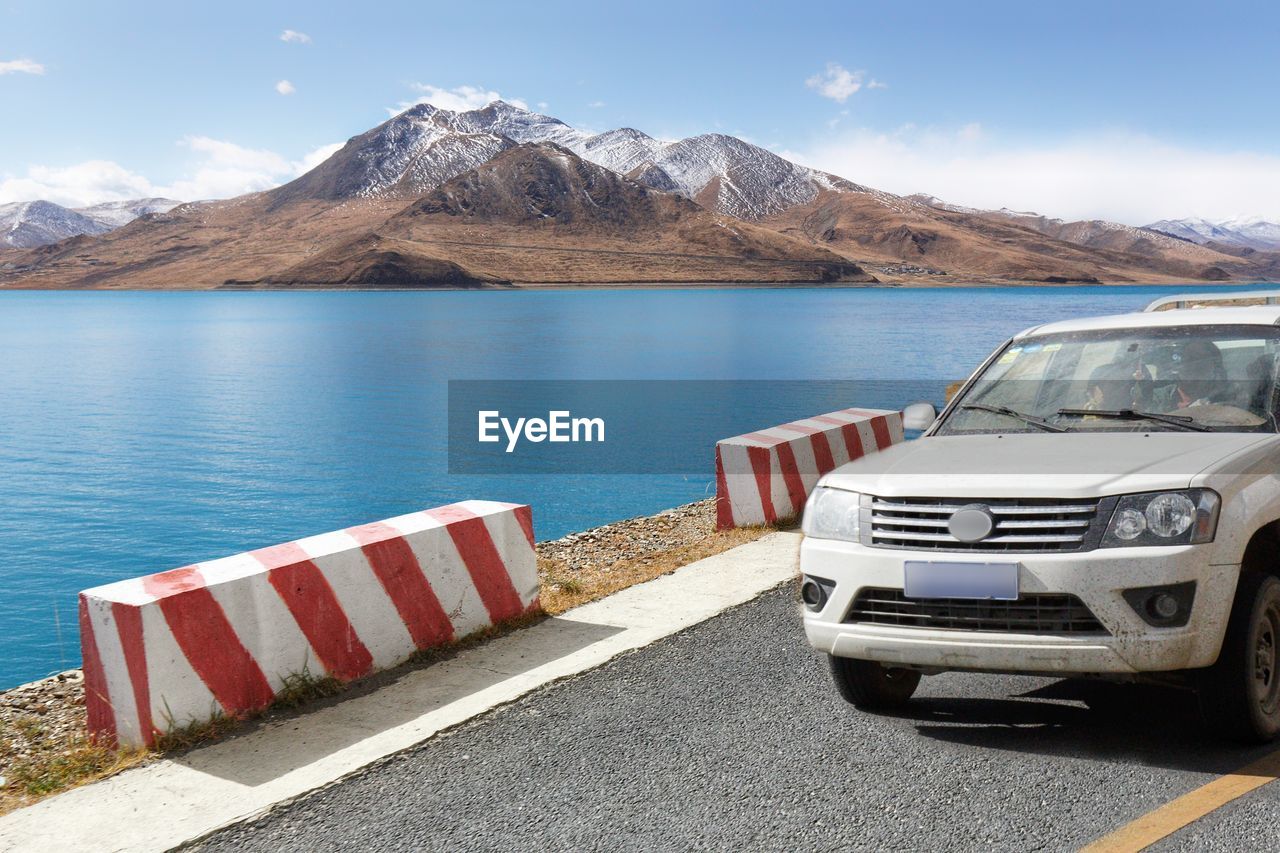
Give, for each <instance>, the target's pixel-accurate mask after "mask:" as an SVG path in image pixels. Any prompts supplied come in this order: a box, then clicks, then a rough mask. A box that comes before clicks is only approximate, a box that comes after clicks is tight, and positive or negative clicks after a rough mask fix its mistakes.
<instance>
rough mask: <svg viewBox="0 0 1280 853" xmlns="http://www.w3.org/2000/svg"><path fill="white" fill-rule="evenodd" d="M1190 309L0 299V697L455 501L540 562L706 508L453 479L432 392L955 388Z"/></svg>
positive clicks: (927, 301)
mask: <svg viewBox="0 0 1280 853" xmlns="http://www.w3.org/2000/svg"><path fill="white" fill-rule="evenodd" d="M1201 289H1203V287H1199V288H1172V287H1114V288H1107V287H1043V288H1041V287H1029V288H951V289H898V288H893V289H821V288H812V289H791V288H789V289H715V290H626V291H546V292H527V291H518V292H501V291H486V292H457V293H453V292H449V293H404V292H383V293H136V292H128V293H35V292H3V293H0V508H2V511H0V543H3V553H2V554H0V583H3V590H4V595H3V596H2V597H0V632H2V633H3V636H4V637H5V639H6V641H7V643H8V647H9V652H8V653H7V654H6V655H5V656H4V657H3V659H0V688H3V687H7V686H12V685H14V684H17V683H20V682H23V681H29V680H32V679H35V678H39V677H41V676H44V675H46V674H49V673H51V672H54V671H57V670H61V669H65V668H68V667H73V666H78V665H79V663H80V652H79V639H78V636H77V632H76V593H77V592H79V591H80V590H81V589H84V588H87V587H90V586H94V585H97V584H100V583H104V582H107V581H111V580H117V579H120V578H125V577H131V576H135V575H140V574H148V573H151V572H156V571H162V570H165V569H170V568H174V567H177V566H182V565H187V564H189V563H192V562H197V561H200V560H207V559H212V558H215V557H220V556H226V555H229V554H233V553H236V552H239V551H243V550H246V549H250V548H256V547H260V546H264V545H269V544H274V543H277V542H280V541H284V540H288V539H293V538H297V537H301V536H306V535H310V534H315V533H322V532H325V531H328V530H333V529H337V528H340V527H345V526H348V525H353V524H356V523H361V522H367V521H372V520H375V519H381V518H386V517H389V516H393V515H398V514H401V513H405V512H411V511H414V510H419V509H424V508H427V507H432V506H437V505H439V504H443V503H449V502H452V501H455V500H463V499H467V498H487V499H493V500H503V501H520V502H525V503H529V504H532V506H533V508H534V518H535V524H536V532H537V536H538V538H539V539H548V538H554V537H558V536H561V535H563V534H565V533H569V532H571V531H575V530H581V529H584V528H587V527H591V526H593V525H596V524H600V523H604V522H607V521H613V520H616V519H620V518H625V517H629V516H634V515H640V514H646V513H651V512H655V511H657V510H661V509H664V508H666V507H670V506H674V505H677V504H681V503H686V502H688V501H692V500H698V499H700V498H703V497H706V496H709V495H710V494H712V493H713V491H714V472H713V470H712V465H711V459H710V456H709V455H708V463H707V468H706V471H705V472H704V473H703V474H700V475H687V474H686V475H674V474H663V475H639V474H625V475H621V474H620V475H587V474H582V475H545V474H543V475H534V474H522V475H503V474H484V475H468V476H450V475H449V473H448V471H447V460H446V456H447V453H446V451H447V448H446V429H445V426H446V415H447V413H446V387H447V386H446V382H447V381H448V380H450V379H774V380H796V379H884V380H913V379H918V378H927V379H948V378H963V377H964V376H966V375H968V373H969V372H970V371H971V370H972V369H973V367H975V366H976V365H977V363H978V362H979V361H980V360H981V359H982V357H983V356H985V355H986V354H987V353H988V352H990V351H991V350H992V349H993V348H994V347H995V346H996V345H998V344H999V343H1000V342H1001V341H1003V340H1004V339H1006V338H1007V337H1008V336H1009V335H1011V334H1013V333H1015V332H1017V331H1019V330H1021V329H1023V328H1025V327H1027V326H1030V325H1034V324H1036V323H1040V322H1044V321H1048V320H1056V319H1061V318H1064V317H1072V316H1086V315H1091V314H1106V313H1114V312H1119V311H1128V310H1136V309H1140V308H1141V307H1142V306H1143V305H1145V304H1146V303H1147V302H1149V301H1150V300H1152V299H1153V298H1155V297H1156V296H1158V295H1162V294H1167V293H1172V292H1176V291H1178V290H1201ZM757 402H758V412H759V416H760V417H761V418H772V417H776V416H777V413H779V412H785V411H790V410H789V409H788V401H787V400H777V399H771V400H761V401H757ZM907 402H910V401H909V400H895V401H887V400H877V401H871V400H849V401H847V403H846V404H845V405H849V406H854V405H864V406H866V405H874V404H880V405H902V404H904V403H907ZM755 405H756V404H755V403H753V402H752V401H746V403H745V404H744V406H743V408H742V409H741V410H739V411H736V412H735V413H734V415H735V417H734V419H733V422H734V423H739V422H742V420H743V419H744V418H745V419H747V420H750V419H751V418H752V417H753V415H754V413H755V412H756V411H757V409H756V408H754V407H755ZM795 405H799V403H798V402H797V403H796V404H795ZM792 408H795V407H794V406H793V407H792ZM810 414H818V413H817V412H808V411H803V410H797V411H794V412H793V414H792V416H793V417H803V416H806V415H810ZM659 416H662V417H678V414H672V413H660V412H655V417H659ZM775 422H777V421H775V420H764V421H763V422H761V423H756V424H755V426H756V427H765V426H769V425H771V424H772V423H775ZM728 423H730V420H729V419H728V418H727V419H726V424H728ZM725 434H726V435H729V434H733V433H732V432H726V433H725Z"/></svg>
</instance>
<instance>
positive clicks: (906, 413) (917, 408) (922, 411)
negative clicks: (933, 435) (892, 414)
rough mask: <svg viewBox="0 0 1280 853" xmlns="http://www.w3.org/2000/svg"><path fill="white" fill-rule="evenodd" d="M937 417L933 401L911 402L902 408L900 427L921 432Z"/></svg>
mask: <svg viewBox="0 0 1280 853" xmlns="http://www.w3.org/2000/svg"><path fill="white" fill-rule="evenodd" d="M937 419H938V410H937V409H935V408H934V407H933V403H911V404H910V405H908V406H907V407H906V408H904V409H903V410H902V428H903V429H913V430H920V431H921V432H923V431H924V430H927V429H928V428H929V427H931V426H932V425H933V422H934V421H936V420H937Z"/></svg>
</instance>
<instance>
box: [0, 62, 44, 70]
mask: <svg viewBox="0 0 1280 853" xmlns="http://www.w3.org/2000/svg"><path fill="white" fill-rule="evenodd" d="M43 73H44V66H43V65H41V64H40V63H39V62H35V61H33V60H30V59H10V60H0V74H43Z"/></svg>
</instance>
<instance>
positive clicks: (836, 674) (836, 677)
mask: <svg viewBox="0 0 1280 853" xmlns="http://www.w3.org/2000/svg"><path fill="white" fill-rule="evenodd" d="M828 658H829V659H830V662H831V678H832V680H833V681H835V683H836V689H837V690H838V691H840V695H841V696H842V697H844V700H845V701H846V702H849V703H851V704H852V705H853V706H854V707H856V708H858V709H860V710H863V711H884V710H889V709H891V708H900V707H902V706H903V705H905V704H906V703H907V700H909V699H910V698H911V697H912V695H913V694H914V693H915V692H916V687H917V686H919V684H920V673H918V672H916V671H915V670H910V669H901V668H899V667H892V666H885V665H884V664H881V663H877V662H876V661H870V660H855V659H854V658H842V657H836V656H835V655H828Z"/></svg>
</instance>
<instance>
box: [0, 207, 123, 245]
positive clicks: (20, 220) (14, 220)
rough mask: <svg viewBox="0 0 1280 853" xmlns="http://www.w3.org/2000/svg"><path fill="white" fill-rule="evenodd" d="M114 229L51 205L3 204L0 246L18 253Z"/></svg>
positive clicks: (66, 209) (0, 216)
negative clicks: (11, 248) (15, 249)
mask: <svg viewBox="0 0 1280 853" xmlns="http://www.w3.org/2000/svg"><path fill="white" fill-rule="evenodd" d="M110 230H111V229H110V228H109V227H107V226H106V225H103V224H102V223H100V222H98V221H97V220H94V219H90V218H89V217H88V216H85V215H83V214H81V213H77V212H76V211H74V210H71V209H70V208H66V207H63V206H62V205H60V204H54V203H53V202H49V201H19V202H14V203H12V204H0V245H3V246H11V247H14V248H19V249H29V248H32V247H34V246H44V245H47V244H49V243H56V242H58V241H59V240H65V239H67V238H68V237H75V236H76V235H78V234H104V233H106V232H107V231H110Z"/></svg>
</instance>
